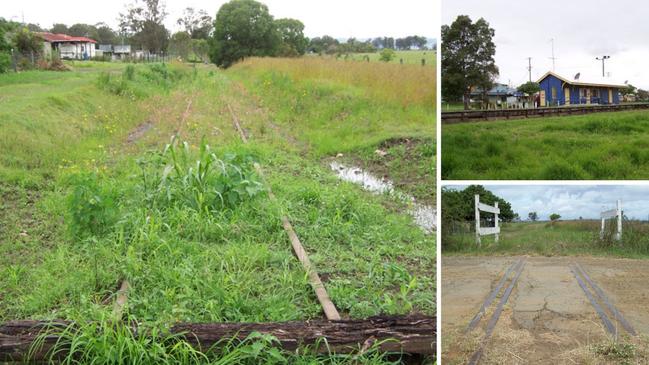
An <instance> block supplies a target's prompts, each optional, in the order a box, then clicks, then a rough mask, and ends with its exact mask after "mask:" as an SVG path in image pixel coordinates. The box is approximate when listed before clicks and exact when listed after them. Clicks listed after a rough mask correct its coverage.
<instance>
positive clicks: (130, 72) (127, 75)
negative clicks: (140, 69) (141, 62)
mask: <svg viewBox="0 0 649 365" xmlns="http://www.w3.org/2000/svg"><path fill="white" fill-rule="evenodd" d="M123 77H124V79H126V80H128V81H133V79H134V78H135V67H134V66H133V65H128V66H126V69H124V74H123Z"/></svg>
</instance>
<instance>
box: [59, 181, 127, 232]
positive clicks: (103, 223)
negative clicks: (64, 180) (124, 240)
mask: <svg viewBox="0 0 649 365" xmlns="http://www.w3.org/2000/svg"><path fill="white" fill-rule="evenodd" d="M69 182H70V184H71V186H72V191H71V193H70V194H69V196H68V211H69V212H70V216H71V220H70V222H69V225H68V226H69V228H70V230H71V232H72V233H73V234H74V235H75V236H76V237H80V238H81V237H88V236H91V235H94V236H98V235H102V234H104V233H106V232H107V231H109V230H110V229H111V228H112V226H113V225H114V224H115V222H116V221H117V217H118V208H117V203H116V193H115V192H114V191H113V190H112V189H111V188H110V187H109V185H108V184H106V185H102V184H100V183H99V178H98V176H97V175H96V174H94V173H90V174H78V175H74V176H72V177H71V178H70V181H69Z"/></svg>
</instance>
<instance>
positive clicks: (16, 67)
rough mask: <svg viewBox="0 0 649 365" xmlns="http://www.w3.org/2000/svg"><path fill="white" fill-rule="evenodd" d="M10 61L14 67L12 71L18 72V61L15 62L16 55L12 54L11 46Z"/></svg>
mask: <svg viewBox="0 0 649 365" xmlns="http://www.w3.org/2000/svg"><path fill="white" fill-rule="evenodd" d="M11 63H12V66H13V68H14V72H18V65H17V63H18V62H16V55H15V54H14V49H13V48H12V49H11Z"/></svg>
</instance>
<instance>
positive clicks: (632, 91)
mask: <svg viewBox="0 0 649 365" xmlns="http://www.w3.org/2000/svg"><path fill="white" fill-rule="evenodd" d="M636 90H637V88H636V87H635V86H633V85H631V84H628V85H627V86H626V87H625V88H622V89H620V94H622V95H623V96H627V95H635V93H636Z"/></svg>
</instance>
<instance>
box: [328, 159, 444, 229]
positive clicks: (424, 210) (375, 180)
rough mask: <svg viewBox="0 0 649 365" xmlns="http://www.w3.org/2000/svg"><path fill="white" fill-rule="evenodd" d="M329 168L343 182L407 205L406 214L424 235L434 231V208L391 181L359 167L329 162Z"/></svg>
mask: <svg viewBox="0 0 649 365" xmlns="http://www.w3.org/2000/svg"><path fill="white" fill-rule="evenodd" d="M329 167H331V169H332V170H333V171H334V172H335V173H336V175H337V176H338V178H340V179H341V180H343V181H348V182H351V183H354V184H357V185H360V186H362V187H363V189H365V190H367V191H370V192H372V193H375V194H389V195H390V196H392V197H394V198H396V199H398V200H399V201H401V202H404V203H406V204H408V207H409V208H408V210H407V213H408V214H409V215H410V216H411V217H412V218H413V220H414V222H415V224H417V226H419V228H421V229H422V230H423V231H424V232H425V233H428V234H430V233H433V232H434V231H435V222H436V220H437V212H436V211H435V208H433V207H432V206H430V205H427V204H421V203H418V202H417V201H416V200H415V198H414V197H413V196H411V195H408V194H406V193H404V192H402V191H398V190H396V189H395V188H394V184H393V183H392V181H390V180H388V179H384V178H379V177H376V176H374V175H372V174H371V173H369V172H367V171H364V170H363V169H361V168H359V167H354V166H346V165H343V164H341V163H339V162H336V161H333V162H331V163H330V164H329Z"/></svg>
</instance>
